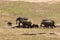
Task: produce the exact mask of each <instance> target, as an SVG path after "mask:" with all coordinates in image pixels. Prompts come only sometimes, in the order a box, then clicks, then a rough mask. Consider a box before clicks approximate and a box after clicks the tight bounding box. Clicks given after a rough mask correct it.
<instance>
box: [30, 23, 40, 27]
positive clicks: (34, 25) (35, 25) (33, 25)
mask: <svg viewBox="0 0 60 40" xmlns="http://www.w3.org/2000/svg"><path fill="white" fill-rule="evenodd" d="M31 28H39V25H38V24H32V25H31Z"/></svg>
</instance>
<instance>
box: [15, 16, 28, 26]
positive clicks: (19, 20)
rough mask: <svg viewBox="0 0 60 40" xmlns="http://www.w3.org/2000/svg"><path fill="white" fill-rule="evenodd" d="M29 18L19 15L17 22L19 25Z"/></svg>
mask: <svg viewBox="0 0 60 40" xmlns="http://www.w3.org/2000/svg"><path fill="white" fill-rule="evenodd" d="M27 20H28V18H22V17H18V18H17V19H16V24H17V23H18V25H19V26H20V23H22V22H23V21H27Z"/></svg>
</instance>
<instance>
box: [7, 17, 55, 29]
mask: <svg viewBox="0 0 60 40" xmlns="http://www.w3.org/2000/svg"><path fill="white" fill-rule="evenodd" d="M16 24H18V27H19V28H39V27H42V28H56V26H55V21H54V20H46V19H43V20H42V21H41V23H40V25H38V24H32V22H31V21H28V18H22V17H18V18H17V19H16ZM8 25H12V23H11V22H8Z"/></svg>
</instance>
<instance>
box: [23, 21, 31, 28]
mask: <svg viewBox="0 0 60 40" xmlns="http://www.w3.org/2000/svg"><path fill="white" fill-rule="evenodd" d="M22 24H23V28H30V27H31V25H32V22H31V21H24V22H22Z"/></svg>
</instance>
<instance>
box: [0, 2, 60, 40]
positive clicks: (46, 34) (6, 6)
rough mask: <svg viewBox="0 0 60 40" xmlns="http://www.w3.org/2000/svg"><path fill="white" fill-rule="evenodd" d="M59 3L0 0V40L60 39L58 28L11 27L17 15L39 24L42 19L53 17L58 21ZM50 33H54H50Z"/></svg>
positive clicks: (59, 16)
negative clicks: (4, 0)
mask: <svg viewBox="0 0 60 40" xmlns="http://www.w3.org/2000/svg"><path fill="white" fill-rule="evenodd" d="M59 4H60V3H55V4H47V3H29V2H0V40H60V28H54V29H42V28H36V29H35V28H32V29H23V28H20V29H18V28H15V29H12V28H10V27H8V26H7V22H8V21H11V22H12V23H13V26H15V25H16V23H15V21H16V18H17V17H18V16H22V17H27V18H29V20H31V21H32V22H33V23H37V24H40V22H41V20H42V19H53V20H55V22H56V23H60V20H59V18H60V11H59V10H60V5H59ZM50 33H54V34H53V35H51V34H50Z"/></svg>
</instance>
